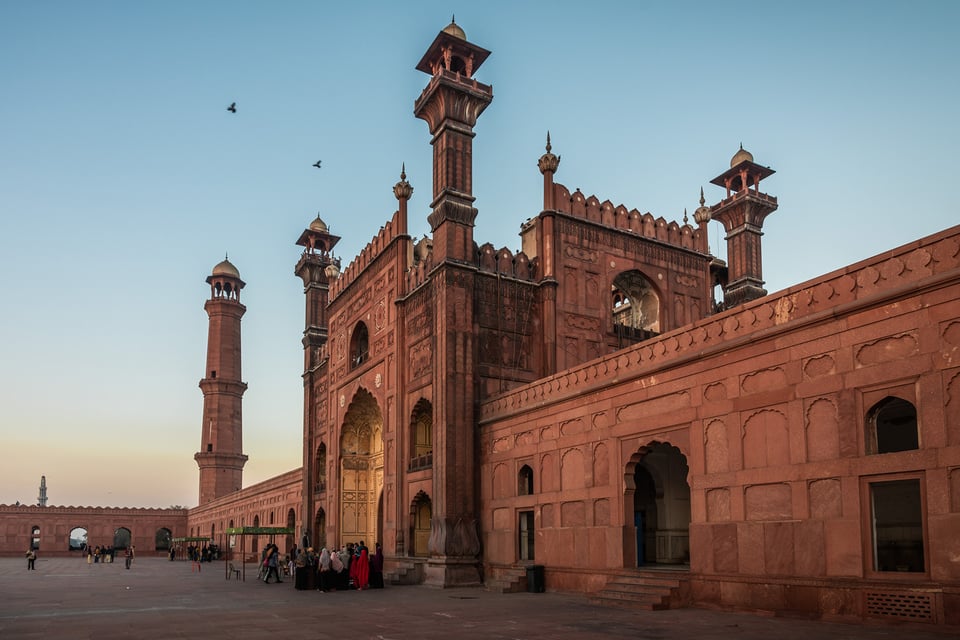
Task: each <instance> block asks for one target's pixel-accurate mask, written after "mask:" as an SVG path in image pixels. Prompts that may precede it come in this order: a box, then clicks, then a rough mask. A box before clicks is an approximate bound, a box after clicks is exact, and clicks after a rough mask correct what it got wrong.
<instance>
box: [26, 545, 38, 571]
mask: <svg viewBox="0 0 960 640" xmlns="http://www.w3.org/2000/svg"><path fill="white" fill-rule="evenodd" d="M36 562H37V552H36V551H35V550H34V549H32V548H31V549H27V571H36V570H37V565H36Z"/></svg>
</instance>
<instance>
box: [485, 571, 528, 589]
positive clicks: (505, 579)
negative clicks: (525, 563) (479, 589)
mask: <svg viewBox="0 0 960 640" xmlns="http://www.w3.org/2000/svg"><path fill="white" fill-rule="evenodd" d="M483 588H484V589H486V590H487V591H493V592H494V593H520V592H521V591H526V590H527V571H526V569H524V568H510V569H502V570H500V571H499V572H498V575H497V576H496V577H488V578H487V579H486V580H484V583H483Z"/></svg>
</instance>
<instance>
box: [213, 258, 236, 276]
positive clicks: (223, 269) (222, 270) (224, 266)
mask: <svg viewBox="0 0 960 640" xmlns="http://www.w3.org/2000/svg"><path fill="white" fill-rule="evenodd" d="M213 275H215V276H230V277H232V278H240V272H239V271H238V270H237V268H236V267H235V266H233V264H232V263H231V262H230V261H229V260H224V261H223V262H221V263H220V264H218V265H217V266H215V267H214V268H213Z"/></svg>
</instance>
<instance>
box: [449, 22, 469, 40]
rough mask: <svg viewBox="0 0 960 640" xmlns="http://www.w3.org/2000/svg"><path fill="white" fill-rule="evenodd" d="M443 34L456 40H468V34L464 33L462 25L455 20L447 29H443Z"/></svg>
mask: <svg viewBox="0 0 960 640" xmlns="http://www.w3.org/2000/svg"><path fill="white" fill-rule="evenodd" d="M443 32H444V33H448V34H450V35H451V36H454V37H455V38H460V39H461V40H466V39H467V34H466V33H464V32H463V29H461V28H460V25H458V24H457V23H456V22H454V21H453V20H451V21H450V24H448V25H447V26H446V27H444V28H443Z"/></svg>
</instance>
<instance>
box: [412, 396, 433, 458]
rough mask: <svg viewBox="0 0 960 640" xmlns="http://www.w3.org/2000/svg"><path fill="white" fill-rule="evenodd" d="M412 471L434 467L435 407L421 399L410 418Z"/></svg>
mask: <svg viewBox="0 0 960 640" xmlns="http://www.w3.org/2000/svg"><path fill="white" fill-rule="evenodd" d="M410 454H411V456H410V458H411V459H410V470H411V471H415V470H418V469H429V468H430V467H432V466H433V405H431V404H430V402H429V401H428V400H425V399H423V398H421V399H420V400H419V401H418V402H417V404H416V406H414V408H413V413H412V414H411V416H410Z"/></svg>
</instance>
